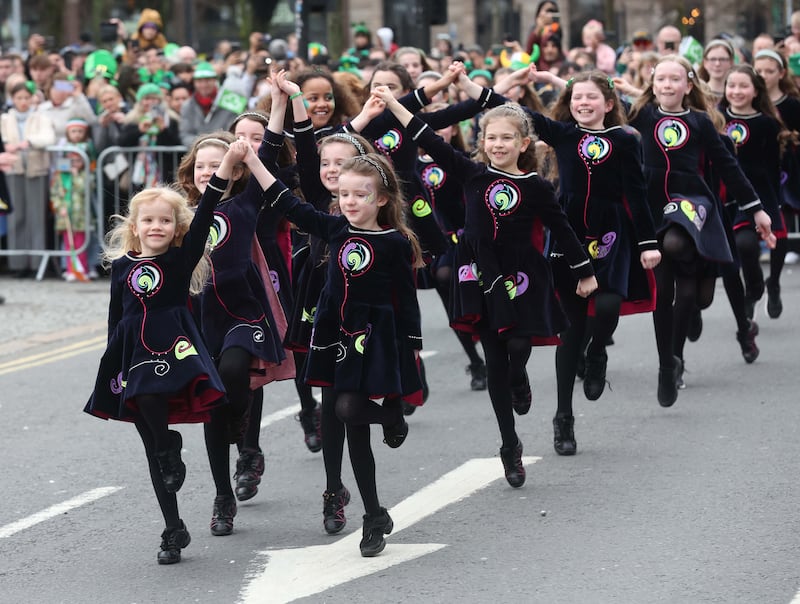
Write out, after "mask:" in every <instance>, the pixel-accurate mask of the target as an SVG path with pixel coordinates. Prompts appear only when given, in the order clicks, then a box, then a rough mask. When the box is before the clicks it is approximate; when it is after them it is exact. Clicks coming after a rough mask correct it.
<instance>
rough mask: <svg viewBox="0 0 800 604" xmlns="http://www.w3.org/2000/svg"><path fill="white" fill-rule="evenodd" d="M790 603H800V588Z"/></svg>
mask: <svg viewBox="0 0 800 604" xmlns="http://www.w3.org/2000/svg"><path fill="white" fill-rule="evenodd" d="M789 604H800V590H798V592H797V593H796V594H794V598H792V601H791V602H789Z"/></svg>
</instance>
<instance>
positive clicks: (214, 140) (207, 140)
mask: <svg viewBox="0 0 800 604" xmlns="http://www.w3.org/2000/svg"><path fill="white" fill-rule="evenodd" d="M206 144H209V145H210V144H215V145H222V146H223V147H225V148H226V149H230V147H231V144H230V143H227V142H225V141H224V140H222V139H221V138H205V139H203V140H201V141H200V142H199V143H197V148H198V149H199V148H200V147H202V146H203V145H206Z"/></svg>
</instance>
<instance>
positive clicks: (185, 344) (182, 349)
mask: <svg viewBox="0 0 800 604" xmlns="http://www.w3.org/2000/svg"><path fill="white" fill-rule="evenodd" d="M196 354H197V348H195V347H194V344H192V343H191V342H190V341H189V340H187V339H185V338H181V339H180V340H178V341H177V342H176V343H175V358H176V359H178V360H179V361H182V360H183V359H185V358H186V357H188V356H192V355H196Z"/></svg>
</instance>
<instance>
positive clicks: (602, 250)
mask: <svg viewBox="0 0 800 604" xmlns="http://www.w3.org/2000/svg"><path fill="white" fill-rule="evenodd" d="M616 240H617V234H616V233H614V232H613V231H611V232H609V233H606V234H605V235H603V236H602V237H601V238H600V241H596V240H595V241H592V242H591V243H590V244H589V255H590V256H591V257H592V258H595V259H599V258H605V257H606V256H608V254H609V253H610V252H611V248H612V247H613V246H614V242H615V241H616Z"/></svg>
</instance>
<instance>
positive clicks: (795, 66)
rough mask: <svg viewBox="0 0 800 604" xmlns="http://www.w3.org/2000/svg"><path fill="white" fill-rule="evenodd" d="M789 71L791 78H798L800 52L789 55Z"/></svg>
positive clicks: (799, 72)
mask: <svg viewBox="0 0 800 604" xmlns="http://www.w3.org/2000/svg"><path fill="white" fill-rule="evenodd" d="M789 71H791V72H792V75H793V76H800V52H798V53H795V54H793V55H789Z"/></svg>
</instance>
